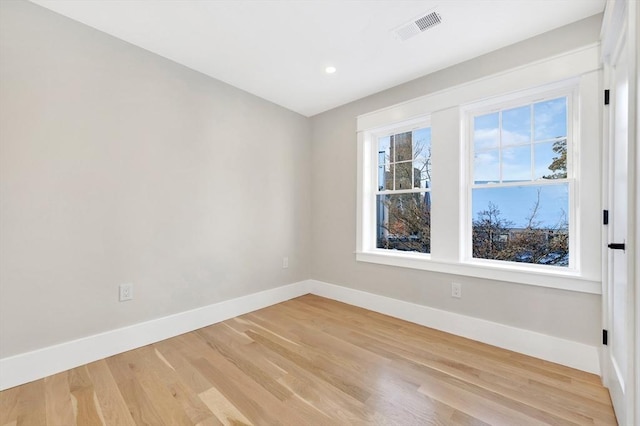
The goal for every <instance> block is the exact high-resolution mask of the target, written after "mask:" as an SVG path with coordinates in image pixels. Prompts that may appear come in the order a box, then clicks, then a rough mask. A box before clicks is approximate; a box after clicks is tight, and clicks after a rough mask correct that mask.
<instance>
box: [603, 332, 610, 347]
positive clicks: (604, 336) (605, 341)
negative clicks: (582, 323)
mask: <svg viewBox="0 0 640 426" xmlns="http://www.w3.org/2000/svg"><path fill="white" fill-rule="evenodd" d="M608 334H609V333H608V332H607V330H602V344H603V345H606V344H607V342H608V341H609V340H608V339H609V336H608Z"/></svg>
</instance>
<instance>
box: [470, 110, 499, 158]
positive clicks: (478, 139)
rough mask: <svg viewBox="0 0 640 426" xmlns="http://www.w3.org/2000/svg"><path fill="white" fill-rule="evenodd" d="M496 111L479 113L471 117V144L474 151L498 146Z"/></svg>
mask: <svg viewBox="0 0 640 426" xmlns="http://www.w3.org/2000/svg"><path fill="white" fill-rule="evenodd" d="M498 115H499V114H498V113H497V112H494V113H492V114H486V115H479V116H478V117H475V118H474V119H473V146H474V149H475V150H476V151H478V150H483V149H491V148H497V147H498V141H499V136H500V129H499V121H498Z"/></svg>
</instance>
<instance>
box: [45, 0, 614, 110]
mask: <svg viewBox="0 0 640 426" xmlns="http://www.w3.org/2000/svg"><path fill="white" fill-rule="evenodd" d="M33 1H34V2H35V3H37V4H39V5H41V6H44V7H46V8H49V9H51V10H54V11H56V12H58V13H60V14H62V15H66V16H68V17H70V18H72V19H75V20H77V21H80V22H82V23H84V24H87V25H90V26H92V27H94V28H97V29H99V30H101V31H104V32H106V33H108V34H111V35H113V36H115V37H118V38H120V39H123V40H126V41H128V42H130V43H132V44H134V45H137V46H140V47H142V48H144V49H147V50H149V51H151V52H154V53H156V54H158V55H161V56H164V57H166V58H169V59H172V60H174V61H176V62H178V63H180V64H183V65H186V66H187V67H190V68H192V69H194V70H197V71H200V72H202V73H204V74H207V75H209V76H211V77H214V78H217V79H219V80H222V81H224V82H226V83H229V84H231V85H233V86H236V87H238V88H241V89H243V90H246V91H247V92H250V93H253V94H255V95H257V96H260V97H262V98H264V99H267V100H269V101H272V102H274V103H276V104H279V105H282V106H283V107H286V108H289V109H291V110H293V111H296V112H298V113H300V114H303V115H306V116H311V115H314V114H318V113H320V112H323V111H326V110H328V109H331V108H334V107H336V106H339V105H342V104H345V103H347V102H350V101H353V100H356V99H359V98H361V97H363V96H367V95H370V94H373V93H376V92H379V91H381V90H384V89H387V88H389V87H393V86H395V85H398V84H400V83H403V82H406V81H409V80H412V79H414V78H417V77H420V76H422V75H425V74H428V73H431V72H434V71H436V70H439V69H442V68H445V67H448V66H450V65H453V64H456V63H459V62H462V61H465V60H468V59H470V58H473V57H476V56H479V55H482V54H484V53H487V52H490V51H492V50H496V49H498V48H501V47H503V46H507V45H509V44H513V43H515V42H517V41H520V40H524V39H526V38H529V37H532V36H534V35H537V34H540V33H543V32H546V31H549V30H551V29H553V28H557V27H560V26H563V25H566V24H568V23H571V22H574V21H577V20H580V19H583V18H586V17H588V16H591V15H594V14H596V13H599V12H602V11H603V10H604V5H605V0H439V1H435V0H424V1H418V0H413V1H403V0H397V1H385V0H306V1H305V0H253V1H248V0H199V1H193V0H92V1H79V0H33ZM434 8H435V10H436V11H438V13H439V14H440V15H441V16H442V21H443V22H442V23H441V24H440V25H438V26H435V27H433V28H431V29H429V30H427V31H425V32H424V33H421V34H419V35H417V36H415V37H413V38H411V39H409V40H407V41H400V40H399V39H397V38H396V37H395V36H394V34H393V32H392V31H391V30H393V29H395V28H397V27H398V26H399V25H402V24H404V23H406V22H409V21H410V20H412V19H415V18H417V17H420V16H422V15H423V14H424V13H425V12H429V11H431V10H432V9H434ZM329 65H333V66H335V67H336V68H337V72H336V73H335V74H331V75H329V74H326V73H325V72H324V69H325V67H327V66H329Z"/></svg>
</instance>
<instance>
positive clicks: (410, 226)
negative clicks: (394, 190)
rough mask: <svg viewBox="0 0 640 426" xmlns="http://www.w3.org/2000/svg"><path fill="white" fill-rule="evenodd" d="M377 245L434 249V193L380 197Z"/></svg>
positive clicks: (421, 251) (413, 249)
mask: <svg viewBox="0 0 640 426" xmlns="http://www.w3.org/2000/svg"><path fill="white" fill-rule="evenodd" d="M376 213H377V226H376V239H377V245H376V247H377V248H382V249H390V250H402V251H414V252H420V253H430V252H431V240H430V238H431V193H429V192H423V193H418V194H394V195H378V196H377V197H376Z"/></svg>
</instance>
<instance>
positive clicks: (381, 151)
mask: <svg viewBox="0 0 640 426" xmlns="http://www.w3.org/2000/svg"><path fill="white" fill-rule="evenodd" d="M390 162H391V136H385V137H384V138H380V139H378V164H385V163H390Z"/></svg>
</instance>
